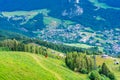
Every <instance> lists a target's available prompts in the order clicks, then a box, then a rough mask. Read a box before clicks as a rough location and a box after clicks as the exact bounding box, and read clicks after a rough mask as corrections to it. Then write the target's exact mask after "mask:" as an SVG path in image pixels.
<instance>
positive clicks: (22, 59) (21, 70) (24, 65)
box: [0, 52, 86, 80]
mask: <svg viewBox="0 0 120 80" xmlns="http://www.w3.org/2000/svg"><path fill="white" fill-rule="evenodd" d="M0 63H1V66H0V80H10V79H11V80H18V79H19V80H51V79H52V80H70V79H72V80H83V79H85V78H86V75H82V74H78V73H75V72H73V71H71V70H69V69H68V68H67V67H66V66H65V63H64V62H63V61H61V60H57V59H52V58H45V57H44V56H41V55H35V54H30V53H24V52H0Z"/></svg>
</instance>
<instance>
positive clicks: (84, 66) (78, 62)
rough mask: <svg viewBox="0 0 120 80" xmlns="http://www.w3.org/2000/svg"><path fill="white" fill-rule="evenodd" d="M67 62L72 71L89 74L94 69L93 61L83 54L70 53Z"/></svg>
mask: <svg viewBox="0 0 120 80" xmlns="http://www.w3.org/2000/svg"><path fill="white" fill-rule="evenodd" d="M65 62H66V65H67V66H68V67H69V68H70V69H72V70H74V71H77V72H81V73H89V72H90V71H92V70H93V69H94V62H93V59H92V58H91V57H90V56H87V55H86V54H82V53H77V52H73V53H68V54H67V55H66V59H65Z"/></svg>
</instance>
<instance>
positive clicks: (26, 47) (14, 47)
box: [0, 39, 47, 56]
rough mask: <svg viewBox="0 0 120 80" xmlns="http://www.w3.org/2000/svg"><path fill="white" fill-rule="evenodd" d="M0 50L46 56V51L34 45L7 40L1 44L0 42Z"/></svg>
mask: <svg viewBox="0 0 120 80" xmlns="http://www.w3.org/2000/svg"><path fill="white" fill-rule="evenodd" d="M0 47H1V49H6V50H7V51H8V50H10V51H23V52H30V53H36V54H42V55H44V56H47V49H46V48H44V47H41V46H39V45H37V44H34V43H28V44H24V43H22V42H19V41H17V40H15V39H13V40H11V39H7V40H4V41H2V42H0Z"/></svg>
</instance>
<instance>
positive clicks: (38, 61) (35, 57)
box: [29, 55, 63, 80]
mask: <svg viewBox="0 0 120 80" xmlns="http://www.w3.org/2000/svg"><path fill="white" fill-rule="evenodd" d="M29 56H31V57H32V58H33V59H34V60H35V61H36V62H37V64H38V65H39V66H40V67H42V68H43V69H44V70H46V71H48V72H50V73H51V74H53V75H54V76H55V77H56V78H57V80H63V79H62V78H61V77H60V76H59V74H57V73H56V72H54V71H53V70H50V69H48V68H46V67H45V66H43V65H42V64H41V63H40V59H39V58H38V56H37V55H29Z"/></svg>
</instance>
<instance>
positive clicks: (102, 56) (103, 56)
mask: <svg viewBox="0 0 120 80" xmlns="http://www.w3.org/2000/svg"><path fill="white" fill-rule="evenodd" d="M108 57H109V56H108V55H106V54H103V55H101V58H108Z"/></svg>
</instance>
